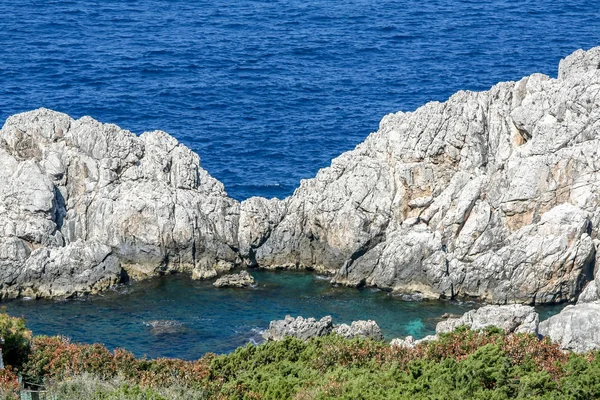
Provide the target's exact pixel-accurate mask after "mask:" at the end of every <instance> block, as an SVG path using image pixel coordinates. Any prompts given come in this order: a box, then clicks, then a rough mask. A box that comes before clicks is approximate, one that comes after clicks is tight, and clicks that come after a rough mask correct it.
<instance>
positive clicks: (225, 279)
mask: <svg viewBox="0 0 600 400" xmlns="http://www.w3.org/2000/svg"><path fill="white" fill-rule="evenodd" d="M254 283H255V282H254V278H253V277H252V275H250V274H249V273H248V271H242V272H240V273H239V274H232V275H224V276H222V277H220V278H219V279H217V281H216V282H215V283H213V286H215V287H237V288H244V287H250V286H252V285H254Z"/></svg>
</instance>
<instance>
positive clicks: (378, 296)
mask: <svg viewBox="0 0 600 400" xmlns="http://www.w3.org/2000/svg"><path fill="white" fill-rule="evenodd" d="M251 274H252V275H253V276H254V278H255V279H256V281H257V285H256V287H255V288H252V289H232V288H225V289H217V288H214V287H213V286H212V281H211V282H207V281H194V280H192V279H191V278H190V277H189V276H186V275H184V274H181V275H170V276H165V277H161V278H156V279H151V280H148V281H143V282H136V283H133V284H129V285H121V286H119V287H117V288H115V289H114V290H112V291H108V292H105V293H103V294H100V295H97V296H89V297H83V298H77V299H72V300H61V301H57V300H17V301H11V302H7V303H5V306H6V308H7V311H8V312H9V313H10V314H11V315H15V316H23V317H25V319H26V323H27V326H28V327H29V328H30V329H32V330H33V332H34V334H36V335H64V336H67V337H70V338H71V339H72V340H73V341H74V342H81V343H103V344H105V345H106V346H107V347H108V348H109V349H114V348H117V347H121V348H125V349H127V350H129V351H132V352H133V353H134V354H135V355H136V356H144V355H146V356H148V357H150V358H157V357H177V358H183V359H188V360H191V359H197V358H199V357H201V356H202V355H203V354H205V353H207V352H214V353H218V354H220V353H227V352H230V351H232V350H234V349H235V348H237V347H239V346H244V345H246V344H247V343H259V342H261V341H262V337H261V333H262V331H263V330H264V329H266V328H268V326H269V322H270V321H271V320H274V319H282V318H284V317H285V315H286V314H289V315H292V316H298V315H301V316H304V317H315V318H320V317H323V316H325V315H331V316H332V317H333V320H334V323H350V322H352V321H354V320H359V319H372V320H375V321H377V323H378V324H379V326H380V327H381V329H382V331H383V334H384V335H385V338H386V340H388V341H389V340H391V339H393V338H396V337H403V336H407V335H413V336H415V337H416V338H421V337H424V336H426V335H429V334H433V333H434V332H435V325H436V323H437V322H439V320H440V318H441V316H442V315H443V314H444V313H452V314H463V313H465V312H466V311H468V310H470V309H473V308H477V307H478V306H479V305H480V304H479V303H475V302H460V301H404V300H402V299H401V298H399V297H398V296H394V295H391V294H389V293H386V292H383V291H380V290H376V289H368V288H367V289H353V288H347V287H337V286H332V285H330V284H329V282H328V281H327V279H326V278H324V277H321V276H318V275H315V274H312V273H308V272H290V271H284V272H278V271H263V270H253V271H251ZM561 309H562V306H546V307H539V308H538V312H540V318H541V319H545V318H548V317H549V316H550V315H553V314H556V313H558V312H559V311H560V310H561ZM155 320H168V321H174V322H175V323H177V324H179V325H177V326H175V327H174V328H173V329H171V330H170V331H168V332H160V331H159V332H157V331H156V330H154V331H153V329H152V327H151V326H148V324H149V323H150V322H151V321H155Z"/></svg>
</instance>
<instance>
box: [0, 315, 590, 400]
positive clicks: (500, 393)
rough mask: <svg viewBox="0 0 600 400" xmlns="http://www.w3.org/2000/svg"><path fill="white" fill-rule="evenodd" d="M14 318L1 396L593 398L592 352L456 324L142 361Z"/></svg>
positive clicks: (0, 379)
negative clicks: (393, 337)
mask: <svg viewBox="0 0 600 400" xmlns="http://www.w3.org/2000/svg"><path fill="white" fill-rule="evenodd" d="M21 322H22V320H17V319H12V318H10V317H7V316H2V317H1V318H0V325H2V324H5V325H7V326H12V327H13V328H11V329H7V328H6V327H4V326H0V331H2V332H9V333H10V332H12V334H13V335H16V337H18V338H21V339H19V340H17V341H16V343H20V345H19V346H16V347H14V349H18V350H15V351H17V353H14V354H13V355H12V357H14V358H11V360H16V361H14V362H15V364H11V367H10V369H8V370H5V371H4V372H2V373H1V374H0V387H1V388H2V390H3V393H4V396H5V398H10V396H12V394H14V393H16V388H17V383H16V374H21V375H22V376H23V377H24V380H25V381H27V382H31V383H35V384H43V385H45V386H46V388H47V389H48V390H49V392H50V393H53V394H56V395H57V398H60V399H81V398H86V399H156V400H159V399H298V400H301V399H302V400H304V399H333V398H336V399H338V398H341V399H385V398H390V399H511V398H533V399H592V398H600V357H598V353H596V352H592V353H588V354H583V355H576V354H567V353H564V352H562V351H561V350H560V349H559V348H558V347H557V346H556V345H554V344H551V343H550V342H548V341H546V340H542V341H540V340H538V339H537V338H536V337H535V336H532V335H522V334H519V335H505V334H503V333H502V332H501V331H499V330H497V329H488V330H485V331H471V330H468V329H459V330H457V331H455V332H453V333H450V334H445V335H442V336H441V337H440V339H439V340H438V341H435V342H429V343H423V344H420V345H418V346H416V347H415V348H413V349H405V348H396V347H394V348H392V347H390V346H389V344H386V343H382V342H375V341H372V340H364V339H354V340H345V339H343V338H340V337H337V336H330V337H325V338H317V339H312V340H310V341H308V342H302V341H300V340H296V339H292V338H288V339H286V340H284V341H281V342H270V343H265V344H263V345H259V346H254V345H250V344H249V345H247V346H246V347H242V348H239V349H237V350H236V351H235V352H233V353H231V354H228V355H222V356H217V355H214V354H207V355H205V356H204V357H203V358H201V359H200V360H197V361H183V360H177V359H156V360H148V359H139V358H135V357H134V356H133V355H132V354H131V353H129V352H127V351H125V350H115V351H114V352H111V351H109V350H108V349H106V348H105V347H104V346H102V345H97V344H95V345H81V344H74V343H71V342H70V341H69V340H68V339H66V338H63V337H34V338H32V339H28V338H31V336H30V335H29V334H27V332H26V331H25V330H24V325H23V324H21ZM4 329H7V330H4ZM19 332H21V333H19ZM7 338H8V336H7V337H5V340H6V339H7ZM26 339H27V340H26ZM7 350H8V349H7Z"/></svg>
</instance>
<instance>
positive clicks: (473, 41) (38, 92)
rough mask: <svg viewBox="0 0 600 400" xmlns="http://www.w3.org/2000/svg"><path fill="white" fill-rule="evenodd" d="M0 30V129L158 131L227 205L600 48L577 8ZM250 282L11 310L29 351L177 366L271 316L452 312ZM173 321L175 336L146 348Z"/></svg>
mask: <svg viewBox="0 0 600 400" xmlns="http://www.w3.org/2000/svg"><path fill="white" fill-rule="evenodd" d="M0 15H1V17H0V121H4V120H5V119H6V118H7V117H8V116H10V115H12V114H15V113H19V112H24V111H28V110H32V109H35V108H38V107H47V108H51V109H54V110H57V111H61V112H64V113H67V114H69V115H71V116H72V117H74V118H79V117H81V116H84V115H90V116H92V117H94V118H95V119H97V120H99V121H102V122H107V123H114V124H117V125H119V126H121V127H122V128H124V129H128V130H130V131H132V132H134V133H137V134H140V133H142V132H144V131H151V130H156V129H160V130H164V131H166V132H168V133H170V134H172V135H173V136H175V137H176V138H177V139H178V140H179V141H180V142H182V143H184V144H185V145H187V146H189V147H190V148H191V149H193V150H194V151H196V152H197V153H198V154H199V155H200V157H201V160H202V165H203V167H204V168H205V169H206V170H208V172H209V173H210V174H212V175H213V176H214V177H216V178H217V179H219V180H220V181H222V182H223V183H224V185H225V189H226V190H227V192H228V193H229V195H230V196H232V197H234V198H235V199H238V200H244V199H246V198H248V197H251V196H264V197H278V198H284V197H286V196H289V195H291V194H292V193H293V192H294V190H295V188H297V187H298V186H299V182H300V180H301V179H307V178H311V177H313V176H314V175H315V173H316V172H317V171H318V170H319V169H320V168H323V167H326V166H327V165H329V163H330V162H331V159H332V158H334V157H336V156H338V155H339V154H341V153H342V152H344V151H347V150H351V149H352V148H354V147H355V146H356V145H357V144H358V143H360V142H361V141H363V140H364V139H365V138H366V137H367V135H369V133H370V132H374V131H376V130H377V128H378V123H379V121H380V119H381V118H382V117H383V116H384V115H386V114H388V113H392V112H397V111H412V110H414V109H416V108H417V107H419V106H421V105H423V104H424V103H426V102H429V101H444V100H446V99H447V98H448V97H449V96H450V95H451V94H453V93H454V92H456V91H458V90H472V91H480V90H487V89H489V88H490V87H491V86H492V85H494V84H495V83H497V82H499V81H507V80H518V79H520V78H521V77H523V76H525V75H529V74H531V73H534V72H541V73H544V74H547V75H549V76H551V77H556V75H557V66H558V62H559V61H560V59H561V58H563V57H565V56H566V55H568V54H570V53H571V52H573V51H575V50H577V49H579V48H583V49H588V48H591V47H594V46H598V45H600V4H599V3H597V2H595V1H589V0H588V1H584V0H564V1H555V0H535V1H533V0H524V1H518V2H516V1H509V0H477V1H473V0H423V1H410V0H347V1H332V0H237V1H226V0H212V1H205V0H169V1H166V0H163V1H159V0H127V1H117V0H103V1H92V0H83V1H58V0H46V1H33V0H0ZM255 273H259V272H255ZM259 274H260V278H261V279H260V280H259V282H260V281H261V280H262V281H263V285H264V286H260V285H261V284H259V286H258V287H257V288H256V289H254V290H253V291H252V290H251V291H246V292H243V291H232V292H231V291H228V290H225V291H218V290H216V289H212V287H210V285H209V284H205V283H197V282H192V281H190V280H188V279H187V278H185V277H166V278H164V279H159V280H156V281H152V282H146V283H140V284H138V286H135V285H134V286H131V287H130V286H127V287H122V288H119V289H118V290H116V291H115V292H114V293H112V294H111V293H109V294H106V295H104V296H99V297H97V298H93V299H83V300H75V301H66V302H45V301H30V302H27V301H25V302H11V303H7V306H8V307H9V310H12V311H13V312H19V313H22V314H23V315H24V316H25V317H26V318H27V319H28V321H29V324H30V325H31V326H32V327H33V328H34V331H35V332H36V333H43V334H57V333H62V334H64V335H67V336H71V337H72V338H74V340H79V341H84V342H96V341H99V342H102V343H106V344H107V345H108V346H112V347H115V346H120V345H123V346H126V347H128V348H129V349H131V350H133V351H134V352H135V353H136V354H147V355H149V356H152V357H155V356H156V357H157V356H177V357H183V358H194V357H197V356H198V355H200V354H203V353H204V352H206V351H216V352H227V351H231V349H233V348H234V347H235V346H237V345H239V344H240V343H247V342H248V341H253V340H259V339H256V338H255V337H254V336H257V337H258V336H260V335H254V336H252V335H253V334H248V333H247V332H254V331H253V330H255V331H256V332H259V331H261V330H263V329H264V328H265V325H268V321H267V319H269V318H283V317H284V316H285V315H284V314H285V313H290V314H298V315H301V314H305V316H318V315H322V314H324V313H330V314H335V313H338V314H337V315H338V318H340V319H341V320H342V321H341V322H349V321H350V320H352V319H356V318H358V317H364V318H367V317H369V316H371V318H372V319H375V317H378V318H379V319H380V320H381V321H386V322H382V323H381V325H382V329H383V330H384V333H385V334H386V335H387V336H388V337H391V336H394V335H401V334H402V335H403V334H411V333H412V334H415V335H425V334H427V333H431V331H432V327H433V326H434V324H433V321H434V320H435V318H437V317H439V316H440V315H441V314H442V313H444V312H447V311H448V310H450V311H452V310H454V311H461V310H463V308H464V307H466V306H465V305H464V304H454V303H448V302H446V303H433V304H431V303H427V302H425V303H424V302H417V303H414V302H406V301H403V300H401V299H397V298H394V297H393V296H390V295H389V294H385V293H380V292H369V290H362V291H361V290H354V289H342V288H334V287H331V286H330V285H328V284H327V283H326V282H325V283H323V282H321V281H319V282H313V280H314V276H312V275H311V276H308V275H294V274H291V275H279V274H275V275H269V274H268V273H266V274H263V273H262V272H261V273H259ZM307 281H310V282H311V283H310V284H306V282H307ZM274 282H275V283H274ZM297 288H304V289H305V291H304V292H301V291H298V290H297ZM146 289H148V290H149V289H152V290H151V291H149V292H148V291H146ZM315 291H317V292H319V291H322V292H323V293H326V294H327V295H324V294H322V295H319V294H317V293H315ZM182 292H183V293H184V294H186V295H183V294H182ZM319 293H320V292H319ZM227 296H230V297H227ZM311 296H316V297H314V298H312V297H311ZM319 296H321V297H319ZM328 296H329V297H328ZM224 298H225V299H229V300H228V301H230V302H229V303H228V302H227V301H225V300H224ZM124 299H127V300H126V301H125V300H124ZM315 302H317V303H315ZM379 302H383V303H379ZM381 304H385V306H383V305H381ZM346 305H348V306H346ZM134 306H135V307H137V308H135V307H134ZM264 307H267V309H265V308H264ZM436 307H437V308H436ZM456 307H457V309H456V310H455V308H456ZM432 310H435V311H432ZM275 311H276V312H275ZM367 311H369V313H367ZM153 313H154V314H153ZM381 313H384V314H385V313H387V314H385V315H383V314H381ZM309 314H310V315H309ZM312 314H314V315H312ZM169 316H177V318H176V319H177V322H176V323H177V324H180V325H181V329H180V330H177V329H174V331H175V332H170V334H166V333H164V332H161V334H160V335H159V336H160V338H157V335H156V330H154V334H153V333H150V331H152V325H147V324H148V323H149V321H150V322H151V321H152V320H157V319H164V318H167V317H169ZM232 321H234V322H232ZM235 321H240V322H239V323H236V322H235ZM415 321H420V322H415ZM378 322H379V321H378ZM411 324H412V325H411ZM180 325H177V326H180ZM232 326H235V328H232ZM409 326H410V328H409ZM417 328H418V329H417ZM232 329H233V330H234V331H235V332H238V331H239V332H246V333H239V336H236V335H238V333H235V332H233V331H231V330H232ZM232 332H233V333H232ZM182 335H183V336H182ZM159 339H160V340H159ZM158 343H161V344H160V345H159V344H158Z"/></svg>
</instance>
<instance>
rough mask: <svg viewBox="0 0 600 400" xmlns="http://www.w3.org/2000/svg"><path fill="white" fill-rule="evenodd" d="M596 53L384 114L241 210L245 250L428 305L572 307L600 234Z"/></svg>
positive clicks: (255, 260)
mask: <svg viewBox="0 0 600 400" xmlns="http://www.w3.org/2000/svg"><path fill="white" fill-rule="evenodd" d="M599 54H600V48H595V49H592V50H589V51H587V52H584V51H577V52H575V53H574V54H572V55H571V56H569V57H567V58H566V59H565V60H563V61H562V62H561V65H560V73H559V78H558V79H551V78H549V77H547V76H545V75H541V74H533V75H531V76H529V77H525V78H523V79H521V80H520V81H518V82H505V83H499V84H497V85H495V86H494V87H492V88H491V89H490V90H489V91H485V92H477V93H475V92H468V91H460V92H458V93H456V94H455V95H453V96H451V97H450V99H448V101H446V102H445V103H439V102H432V103H428V104H426V105H424V106H422V107H420V108H419V109H417V110H416V111H414V112H406V113H404V112H398V113H396V114H390V115H388V116H386V117H384V118H383V120H382V121H381V123H380V127H379V130H378V131H377V132H375V133H372V134H371V135H370V136H369V137H368V138H367V139H366V140H365V141H364V142H363V143H361V144H359V145H358V146H357V147H356V148H355V149H354V150H352V151H349V152H347V153H344V154H342V155H341V156H339V157H338V158H336V159H335V160H333V161H332V163H331V166H330V167H328V168H324V169H322V170H320V171H319V173H318V174H317V176H316V177H315V178H313V179H309V180H304V181H302V182H301V184H300V187H299V188H298V189H297V190H296V191H295V193H294V195H293V196H291V197H289V198H287V199H285V200H273V201H272V202H271V203H268V202H267V201H266V200H264V199H249V200H247V201H245V202H243V203H242V205H241V215H240V220H241V221H242V220H243V221H245V222H244V223H243V224H240V229H239V231H238V238H244V239H243V240H242V239H240V240H239V242H240V253H241V255H242V256H243V257H244V258H245V260H246V261H247V262H248V263H251V264H256V265H258V266H259V267H263V268H277V267H283V268H317V269H319V270H320V271H322V272H329V273H332V274H335V276H334V279H333V281H334V282H338V283H343V284H346V285H351V286H360V285H367V286H377V287H381V288H386V289H391V290H394V291H397V292H401V293H404V292H406V293H420V294H421V295H423V297H428V298H452V297H457V296H469V297H478V298H480V299H482V300H486V301H488V302H491V303H496V304H506V303H526V304H544V303H557V302H564V301H573V300H575V299H576V298H577V296H578V295H579V293H580V292H581V290H582V289H583V287H584V286H585V284H586V282H587V281H589V280H591V279H592V273H593V271H592V268H593V264H594V262H593V255H594V252H595V249H594V247H595V246H594V244H593V242H592V238H595V237H598V235H599V234H600V231H598V227H599V226H600V212H599V211H598V210H600V207H599V206H600V175H599V174H600V173H599V172H598V171H600V168H599V166H600V151H599V150H598V149H599V148H600V137H599V132H600V70H599V69H598V68H597V66H598V58H599Z"/></svg>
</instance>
